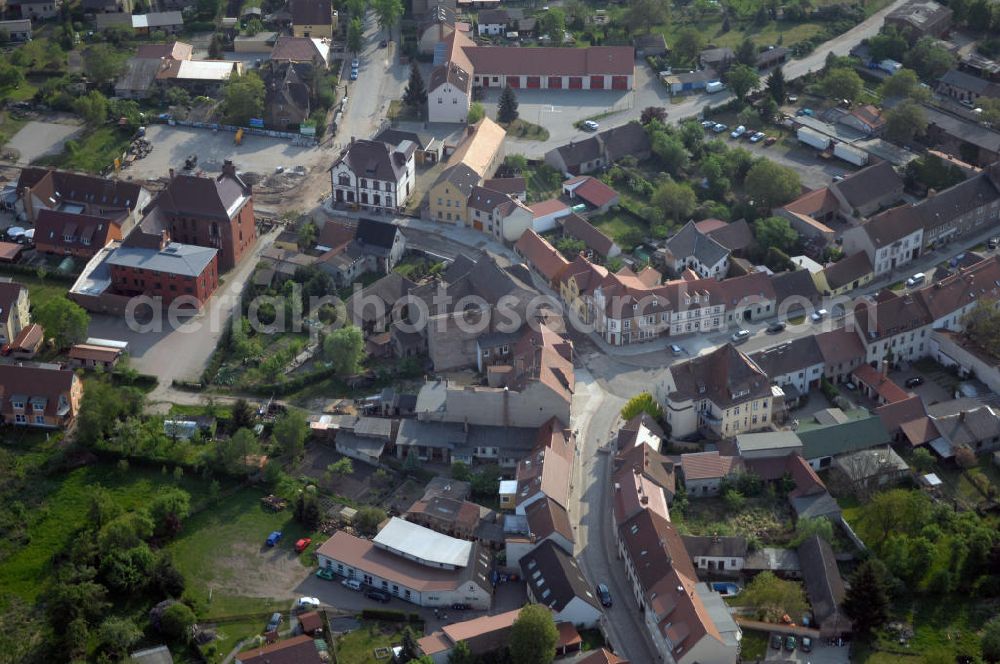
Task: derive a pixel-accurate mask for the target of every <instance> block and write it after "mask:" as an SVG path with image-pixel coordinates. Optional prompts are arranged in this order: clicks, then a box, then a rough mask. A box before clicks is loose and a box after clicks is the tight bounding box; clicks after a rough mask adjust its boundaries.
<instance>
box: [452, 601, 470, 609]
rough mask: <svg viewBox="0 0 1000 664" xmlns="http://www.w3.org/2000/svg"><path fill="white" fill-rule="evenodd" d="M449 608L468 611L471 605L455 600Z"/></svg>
mask: <svg viewBox="0 0 1000 664" xmlns="http://www.w3.org/2000/svg"><path fill="white" fill-rule="evenodd" d="M451 608H453V609H455V610H456V611H468V610H469V609H471V608H472V607H471V606H469V605H468V604H466V603H465V602H455V603H454V604H452V605H451Z"/></svg>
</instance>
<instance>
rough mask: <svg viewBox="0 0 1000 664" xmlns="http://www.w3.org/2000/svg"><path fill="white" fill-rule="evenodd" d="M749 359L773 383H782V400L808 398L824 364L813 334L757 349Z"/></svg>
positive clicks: (816, 383) (821, 374) (820, 377)
mask: <svg viewBox="0 0 1000 664" xmlns="http://www.w3.org/2000/svg"><path fill="white" fill-rule="evenodd" d="M750 359H751V360H753V362H754V363H756V364H757V366H759V367H760V368H761V369H762V370H763V371H764V373H765V374H767V376H768V377H769V378H770V379H771V381H772V382H773V383H775V384H776V385H779V386H781V389H782V391H783V392H784V393H785V401H786V403H787V402H788V400H790V399H791V400H797V399H799V398H802V397H807V396H808V394H809V392H810V391H812V390H814V389H817V388H819V386H820V381H822V379H823V370H824V367H825V363H824V360H823V353H822V352H821V351H820V347H819V344H818V343H816V337H815V336H806V337H797V338H795V339H792V340H791V341H787V342H785V343H782V344H780V345H778V346H774V347H772V348H768V349H766V350H762V351H758V352H756V353H754V354H752V355H750Z"/></svg>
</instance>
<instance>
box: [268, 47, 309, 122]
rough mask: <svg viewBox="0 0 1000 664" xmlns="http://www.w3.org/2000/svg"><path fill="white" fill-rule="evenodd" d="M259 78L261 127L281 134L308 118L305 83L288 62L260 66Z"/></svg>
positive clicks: (293, 66)
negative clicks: (262, 122)
mask: <svg viewBox="0 0 1000 664" xmlns="http://www.w3.org/2000/svg"><path fill="white" fill-rule="evenodd" d="M308 67H309V66H308V65H306V68H308ZM260 76H261V78H262V79H263V80H264V90H265V93H264V95H265V96H264V122H265V124H267V126H268V127H272V128H274V129H280V130H282V131H287V130H288V129H296V130H297V129H298V126H299V125H300V124H301V123H303V122H305V121H306V120H308V119H309V113H310V105H309V84H308V83H307V82H306V81H305V80H303V78H302V76H301V75H300V74H299V71H298V68H297V67H296V66H295V64H294V63H292V62H289V61H279V60H273V59H272V60H268V61H267V62H265V63H264V64H263V65H261V67H260Z"/></svg>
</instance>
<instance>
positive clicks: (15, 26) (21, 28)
mask: <svg viewBox="0 0 1000 664" xmlns="http://www.w3.org/2000/svg"><path fill="white" fill-rule="evenodd" d="M0 30H3V31H5V32H6V33H7V34H8V35H10V40H11V41H12V42H26V41H31V20H30V19H26V18H25V19H14V20H11V21H0Z"/></svg>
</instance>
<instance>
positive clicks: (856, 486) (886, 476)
mask: <svg viewBox="0 0 1000 664" xmlns="http://www.w3.org/2000/svg"><path fill="white" fill-rule="evenodd" d="M833 467H834V468H836V469H837V470H838V471H839V472H840V474H841V476H842V477H843V478H844V479H845V481H846V484H847V486H848V487H850V489H851V490H852V491H854V492H855V493H856V494H858V495H859V496H860V497H862V498H863V497H866V496H870V495H871V494H872V493H873V492H874V491H877V490H879V489H881V488H883V487H888V486H889V485H892V484H896V483H898V482H899V481H901V480H902V479H903V478H904V477H906V476H907V475H909V474H910V466H909V464H907V463H906V462H905V461H904V460H903V458H902V457H900V456H899V455H898V454H896V451H895V450H893V449H892V447H890V446H888V445H886V446H885V447H879V448H876V449H872V450H858V451H857V452H850V453H848V454H842V455H840V456H839V457H837V458H836V459H834V460H833Z"/></svg>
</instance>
